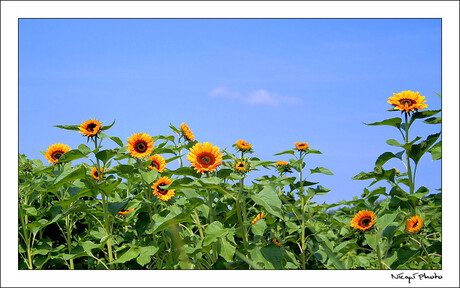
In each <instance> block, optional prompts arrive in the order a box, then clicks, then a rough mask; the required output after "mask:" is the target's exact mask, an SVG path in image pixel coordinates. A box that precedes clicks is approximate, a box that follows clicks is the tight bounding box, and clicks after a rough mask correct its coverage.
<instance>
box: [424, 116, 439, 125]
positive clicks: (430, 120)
mask: <svg viewBox="0 0 460 288" xmlns="http://www.w3.org/2000/svg"><path fill="white" fill-rule="evenodd" d="M423 122H425V123H427V124H442V119H441V117H431V118H428V119H426V120H423Z"/></svg>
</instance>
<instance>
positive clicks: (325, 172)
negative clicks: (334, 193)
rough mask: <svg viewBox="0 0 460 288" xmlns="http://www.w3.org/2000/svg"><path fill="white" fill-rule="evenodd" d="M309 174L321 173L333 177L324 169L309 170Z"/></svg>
mask: <svg viewBox="0 0 460 288" xmlns="http://www.w3.org/2000/svg"><path fill="white" fill-rule="evenodd" d="M310 171H311V174H313V173H323V174H326V175H334V174H333V173H332V172H331V171H329V169H326V168H324V167H316V168H315V169H310Z"/></svg>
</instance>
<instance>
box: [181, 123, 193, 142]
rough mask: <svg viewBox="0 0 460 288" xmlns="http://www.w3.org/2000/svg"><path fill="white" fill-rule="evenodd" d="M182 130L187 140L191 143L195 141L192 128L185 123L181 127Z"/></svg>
mask: <svg viewBox="0 0 460 288" xmlns="http://www.w3.org/2000/svg"><path fill="white" fill-rule="evenodd" d="M180 129H181V130H182V133H183V134H184V136H185V138H187V140H189V141H193V140H195V136H194V135H193V133H192V131H190V128H189V127H188V126H187V125H186V124H185V123H182V125H180Z"/></svg>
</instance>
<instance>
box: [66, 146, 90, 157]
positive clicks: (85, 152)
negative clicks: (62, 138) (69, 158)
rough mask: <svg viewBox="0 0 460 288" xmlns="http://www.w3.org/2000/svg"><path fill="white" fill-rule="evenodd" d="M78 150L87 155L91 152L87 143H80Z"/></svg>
mask: <svg viewBox="0 0 460 288" xmlns="http://www.w3.org/2000/svg"><path fill="white" fill-rule="evenodd" d="M78 150H80V151H81V153H83V154H85V155H88V154H89V153H91V149H89V147H88V146H86V145H85V144H80V145H78ZM69 152H70V151H69Z"/></svg>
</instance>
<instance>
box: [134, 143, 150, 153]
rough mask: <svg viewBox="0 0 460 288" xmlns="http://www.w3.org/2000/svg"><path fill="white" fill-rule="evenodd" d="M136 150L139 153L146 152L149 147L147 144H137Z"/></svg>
mask: <svg viewBox="0 0 460 288" xmlns="http://www.w3.org/2000/svg"><path fill="white" fill-rule="evenodd" d="M136 150H137V152H141V153H142V152H145V150H147V145H146V143H145V142H138V143H137V144H136Z"/></svg>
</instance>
